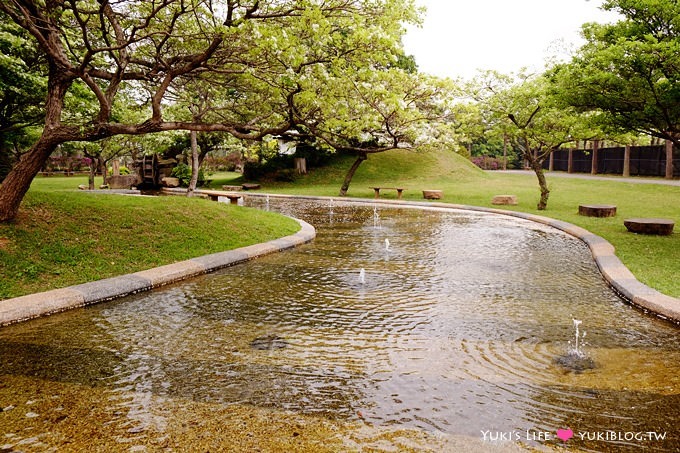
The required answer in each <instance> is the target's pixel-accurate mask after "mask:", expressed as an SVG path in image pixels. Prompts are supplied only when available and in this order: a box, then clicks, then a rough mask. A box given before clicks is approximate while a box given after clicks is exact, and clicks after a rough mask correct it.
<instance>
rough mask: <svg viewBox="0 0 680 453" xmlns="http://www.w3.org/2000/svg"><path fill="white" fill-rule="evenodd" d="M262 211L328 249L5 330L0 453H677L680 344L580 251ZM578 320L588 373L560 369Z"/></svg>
mask: <svg viewBox="0 0 680 453" xmlns="http://www.w3.org/2000/svg"><path fill="white" fill-rule="evenodd" d="M248 202H249V203H250V204H254V205H258V204H259V205H260V206H261V207H265V204H264V203H265V202H264V199H263V198H257V197H249V201H248ZM267 207H269V208H270V209H276V210H280V211H282V212H284V213H286V214H290V215H294V216H296V217H299V218H303V219H305V220H307V221H309V222H310V223H312V224H313V225H315V227H316V228H317V239H316V240H315V241H314V242H313V243H311V244H308V245H304V246H302V247H299V248H297V249H295V250H292V251H287V252H283V253H279V254H274V255H271V256H267V257H264V258H261V259H257V260H254V261H252V262H250V263H247V264H244V265H238V266H235V267H232V268H228V269H225V270H223V271H220V272H217V273H215V274H211V275H207V276H203V277H200V278H196V279H193V280H191V281H188V282H185V283H182V284H178V285H174V286H172V287H168V288H164V289H161V290H157V291H153V292H150V293H146V294H140V295H136V296H132V297H127V298H125V299H121V300H119V301H115V302H111V303H106V304H101V305H96V306H92V307H89V308H87V309H83V310H76V311H72V312H68V313H63V314H60V315H55V316H52V317H49V318H45V319H39V320H35V321H31V322H28V323H24V324H19V325H15V326H10V327H8V328H4V329H2V330H0V408H2V409H3V411H2V412H0V436H4V437H0V449H2V448H6V449H12V448H14V449H17V450H21V449H35V450H41V449H44V450H48V449H49V448H50V447H57V449H59V450H63V449H67V450H68V449H69V448H73V449H74V450H77V449H78V448H80V447H81V446H82V445H81V444H80V442H84V444H83V445H88V444H87V442H95V444H97V445H103V446H106V447H111V446H118V447H120V448H123V449H127V448H129V449H132V450H141V449H143V448H146V449H150V450H154V449H183V448H188V447H191V446H193V447H197V448H198V446H200V447H201V448H203V447H204V448H205V449H208V450H209V449H211V448H213V449H214V448H220V449H229V448H233V449H234V450H243V449H249V448H254V446H260V447H263V448H264V449H265V450H267V449H290V448H304V449H308V450H309V451H316V450H319V449H323V448H326V449H328V450H334V451H338V450H346V449H362V448H378V449H380V448H383V449H387V448H388V447H389V448H392V449H397V450H406V449H409V448H412V449H414V450H422V449H426V448H430V449H433V450H440V449H442V448H444V449H446V448H449V449H450V450H453V451H455V450H458V451H460V449H465V450H467V451H474V450H475V449H478V451H487V450H489V449H492V448H501V450H503V451H505V450H506V449H508V448H510V447H511V446H512V447H517V446H522V445H524V446H530V447H531V446H534V447H536V446H543V447H550V446H558V445H560V446H567V447H577V448H580V449H585V450H591V451H607V450H609V451H639V450H647V451H672V450H673V449H674V448H676V447H675V446H676V445H678V442H679V440H678V429H677V425H678V422H680V398H679V397H678V395H679V393H680V392H679V390H678V389H679V388H680V341H679V340H680V332H679V331H678V330H677V328H676V327H674V326H673V325H671V324H668V323H665V322H663V321H660V320H657V319H655V318H653V317H650V316H647V315H644V314H642V313H641V312H639V311H637V310H635V309H633V308H631V307H630V306H628V305H626V304H624V303H623V302H621V301H620V300H619V299H618V298H617V297H616V296H615V295H614V294H613V293H612V291H611V290H610V289H609V288H608V287H607V286H606V284H605V283H604V282H603V279H602V277H601V276H600V274H599V273H598V271H597V269H596V267H595V265H594V264H593V260H592V258H591V257H590V253H589V251H588V250H587V248H586V247H585V246H584V245H583V244H582V243H581V242H579V241H578V240H576V239H574V238H572V237H570V236H568V235H566V234H563V233H561V232H558V231H556V230H553V229H550V228H548V227H545V226H542V225H538V224H534V223H531V222H528V221H524V220H520V219H514V218H509V217H504V216H495V215H489V214H482V213H471V212H460V211H457V212H445V211H436V210H427V211H422V210H414V209H400V210H397V209H394V208H385V207H380V208H378V209H375V210H374V207H373V206H370V205H351V204H344V203H339V202H337V201H335V202H334V203H333V204H332V208H331V206H329V203H327V202H310V201H307V202H294V201H291V200H283V201H282V200H277V199H274V198H272V199H271V200H268V201H267ZM386 239H387V242H386ZM362 269H363V270H364V272H363V274H362V275H361V277H360V274H361V270H362ZM573 319H578V320H582V324H581V329H582V330H583V331H585V332H586V333H587V335H586V337H585V338H583V340H584V341H585V345H584V350H585V352H586V353H587V354H588V355H589V357H590V358H591V359H592V360H593V361H594V362H595V364H596V366H595V368H594V369H585V370H583V371H574V370H570V369H568V368H565V367H564V366H560V364H559V362H558V361H557V360H556V359H557V358H558V357H560V356H562V355H564V354H565V352H566V351H568V350H569V348H570V343H569V342H570V341H572V340H573V339H574V330H573V329H574V323H573ZM267 341H270V342H271V344H269V343H267ZM253 345H255V346H253ZM268 346H271V347H268ZM558 429H563V430H567V429H572V430H573V432H574V437H573V438H572V439H570V440H569V441H568V443H564V442H563V441H562V440H559V439H557V438H556V433H557V430H558ZM604 431H614V432H617V433H628V432H633V433H638V432H645V433H647V432H655V433H666V440H653V441H652V440H644V441H642V440H639V439H632V440H630V439H626V438H625V435H624V436H615V437H614V438H612V436H609V437H608V438H607V439H604V440H603V439H600V440H598V439H597V436H594V437H593V434H591V433H598V432H604ZM83 432H85V434H83ZM543 432H547V433H548V435H541V434H540V433H543ZM492 433H507V435H506V436H505V438H507V437H508V436H509V437H512V439H510V440H512V441H513V442H512V443H507V442H500V443H499V442H490V443H489V442H487V443H485V442H483V437H484V436H485V434H486V435H487V436H491V435H492ZM579 434H580V435H582V436H583V439H580V438H579V437H580V436H579ZM546 437H547V439H546ZM589 437H592V439H591V440H588V439H589ZM600 437H602V436H600ZM87 439H95V440H94V441H92V440H87ZM3 444H4V447H3ZM322 447H323V448H322Z"/></svg>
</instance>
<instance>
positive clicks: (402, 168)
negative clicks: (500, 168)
mask: <svg viewBox="0 0 680 453" xmlns="http://www.w3.org/2000/svg"><path fill="white" fill-rule="evenodd" d="M355 159H356V158H355V157H354V156H346V155H337V156H333V157H332V159H331V161H330V162H329V163H328V164H327V165H326V166H324V167H319V168H310V169H309V172H308V174H307V175H305V176H301V177H300V178H299V179H297V180H296V181H295V182H294V183H282V182H267V183H266V184H265V186H266V189H267V190H273V191H276V192H279V193H295V194H303V195H327V196H337V195H338V192H339V190H340V186H341V184H342V181H343V180H344V178H345V175H346V173H347V171H348V170H349V168H350V167H351V165H352V163H353V162H354V160H355ZM485 179H488V175H487V174H486V173H485V172H483V171H482V170H480V169H479V168H478V167H476V166H475V165H474V164H472V163H471V162H470V161H469V160H468V159H466V158H465V157H462V156H460V155H458V154H456V153H452V152H449V151H439V150H433V151H411V150H404V149H396V150H392V151H387V152H383V153H378V154H371V155H369V157H368V159H367V160H366V161H364V162H363V163H362V164H361V166H360V167H359V169H358V170H357V172H356V174H355V175H354V178H353V179H352V182H351V184H350V187H349V191H348V193H347V195H348V196H351V197H367V196H372V195H373V190H371V189H370V188H369V187H370V186H385V187H397V186H399V187H404V188H406V191H405V192H404V196H405V198H413V197H417V198H422V194H421V192H420V191H421V190H422V189H436V188H437V187H435V186H437V185H438V184H444V183H445V184H450V183H451V182H454V181H455V182H461V183H463V182H467V183H473V182H476V181H482V180H485ZM226 183H227V181H225V180H222V179H218V178H216V179H215V180H214V181H213V184H212V186H213V187H216V188H217V187H220V186H221V184H226ZM385 196H386V197H388V198H389V197H395V196H396V195H395V194H394V193H392V194H390V193H389V192H388V193H386V194H385Z"/></svg>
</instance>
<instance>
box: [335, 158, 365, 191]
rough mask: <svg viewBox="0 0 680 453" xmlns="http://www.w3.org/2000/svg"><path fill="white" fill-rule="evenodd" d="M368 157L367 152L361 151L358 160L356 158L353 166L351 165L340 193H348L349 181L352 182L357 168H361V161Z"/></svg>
mask: <svg viewBox="0 0 680 453" xmlns="http://www.w3.org/2000/svg"><path fill="white" fill-rule="evenodd" d="M366 159H368V155H367V154H366V153H361V154H359V155H358V156H357V160H355V161H354V163H353V164H352V166H351V167H350V169H349V171H348V172H347V175H346V176H345V180H344V181H343V182H342V187H340V194H339V195H340V196H341V197H344V196H345V195H347V190H349V183H350V182H352V178H353V177H354V173H356V171H357V168H359V165H361V163H362V162H363V161H365V160H366Z"/></svg>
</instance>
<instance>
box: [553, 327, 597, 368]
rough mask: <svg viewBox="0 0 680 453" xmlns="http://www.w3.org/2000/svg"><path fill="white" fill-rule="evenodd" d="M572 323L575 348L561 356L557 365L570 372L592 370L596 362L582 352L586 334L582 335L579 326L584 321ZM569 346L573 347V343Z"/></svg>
mask: <svg viewBox="0 0 680 453" xmlns="http://www.w3.org/2000/svg"><path fill="white" fill-rule="evenodd" d="M572 321H573V323H574V330H575V332H574V337H575V339H574V345H573V347H570V348H569V350H568V351H567V353H566V354H564V355H561V356H559V357H558V358H557V359H555V363H557V364H558V365H560V366H562V367H563V368H566V369H567V370H569V371H574V372H576V373H581V372H582V371H585V370H592V369H593V368H595V367H596V365H595V361H594V360H593V359H591V358H590V357H588V355H587V354H586V353H585V352H584V351H583V350H582V348H581V347H582V346H583V344H582V342H581V341H580V340H582V339H583V338H585V337H586V333H585V332H583V334H581V333H580V330H579V326H580V325H581V323H582V322H583V321H581V320H580V319H573V318H572ZM569 345H570V346H571V341H569Z"/></svg>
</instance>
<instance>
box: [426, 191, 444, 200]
mask: <svg viewBox="0 0 680 453" xmlns="http://www.w3.org/2000/svg"><path fill="white" fill-rule="evenodd" d="M443 195H444V192H443V191H441V190H423V198H425V199H426V200H441V198H442V196H443Z"/></svg>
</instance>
